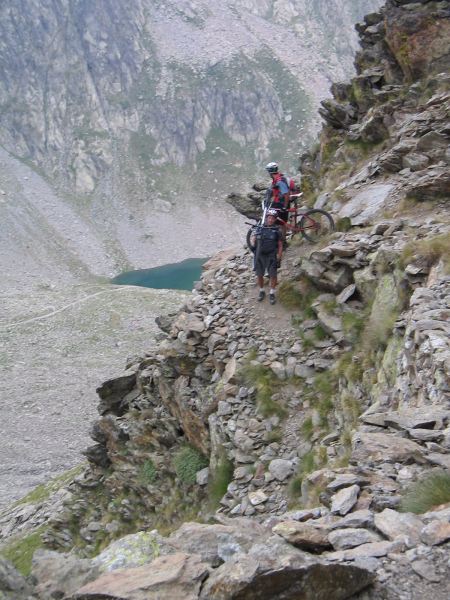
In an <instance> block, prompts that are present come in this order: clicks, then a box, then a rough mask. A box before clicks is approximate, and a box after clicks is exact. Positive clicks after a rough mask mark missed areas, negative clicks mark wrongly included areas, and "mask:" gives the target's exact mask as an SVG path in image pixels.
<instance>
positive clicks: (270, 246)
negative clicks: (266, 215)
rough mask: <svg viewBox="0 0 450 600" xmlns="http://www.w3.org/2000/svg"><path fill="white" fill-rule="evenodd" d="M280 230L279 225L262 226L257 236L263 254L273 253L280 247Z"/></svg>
mask: <svg viewBox="0 0 450 600" xmlns="http://www.w3.org/2000/svg"><path fill="white" fill-rule="evenodd" d="M279 239H280V232H279V230H278V227H261V229H260V232H259V234H258V236H257V240H258V249H259V251H260V252H261V254H272V252H276V251H277V249H278V241H279Z"/></svg>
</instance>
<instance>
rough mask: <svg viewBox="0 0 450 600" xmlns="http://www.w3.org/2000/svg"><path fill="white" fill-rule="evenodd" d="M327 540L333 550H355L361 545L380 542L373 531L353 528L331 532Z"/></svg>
mask: <svg viewBox="0 0 450 600" xmlns="http://www.w3.org/2000/svg"><path fill="white" fill-rule="evenodd" d="M328 539H329V540H330V542H331V544H332V546H333V548H335V550H347V549H348V548H355V547H356V546H361V545H362V544H371V543H373V542H379V541H381V538H380V536H378V535H377V534H376V533H374V532H373V531H368V530H367V529H358V528H353V527H349V528H345V529H336V530H335V531H331V532H330V533H329V535H328Z"/></svg>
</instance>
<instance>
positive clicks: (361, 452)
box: [351, 431, 424, 463]
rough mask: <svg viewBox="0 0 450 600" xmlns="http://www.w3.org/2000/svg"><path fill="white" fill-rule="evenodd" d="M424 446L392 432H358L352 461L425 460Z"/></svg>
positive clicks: (354, 442)
mask: <svg viewBox="0 0 450 600" xmlns="http://www.w3.org/2000/svg"><path fill="white" fill-rule="evenodd" d="M423 454H424V453H423V448H422V447H421V446H419V444H417V443H416V442H413V441H412V440H408V439H405V438H401V437H399V436H397V435H394V434H390V433H369V432H361V431H360V432H357V433H355V435H354V436H353V440H352V456H351V459H352V461H355V462H356V463H360V462H364V461H372V462H377V463H378V462H401V463H410V462H414V461H415V462H420V463H423V462H424V458H423Z"/></svg>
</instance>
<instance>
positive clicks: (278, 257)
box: [277, 235, 283, 260]
mask: <svg viewBox="0 0 450 600" xmlns="http://www.w3.org/2000/svg"><path fill="white" fill-rule="evenodd" d="M282 254H283V240H282V239H281V235H279V236H278V251H277V260H281V256H282Z"/></svg>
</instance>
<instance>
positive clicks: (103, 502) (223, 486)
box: [0, 0, 450, 600]
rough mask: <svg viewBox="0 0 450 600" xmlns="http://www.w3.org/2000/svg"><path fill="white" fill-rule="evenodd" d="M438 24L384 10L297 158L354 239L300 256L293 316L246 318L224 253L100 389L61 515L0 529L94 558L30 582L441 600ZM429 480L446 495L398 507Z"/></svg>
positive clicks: (448, 95)
mask: <svg viewBox="0 0 450 600" xmlns="http://www.w3.org/2000/svg"><path fill="white" fill-rule="evenodd" d="M449 23H450V3H449V2H427V1H426V0H424V1H422V2H414V3H408V2H399V1H398V0H388V2H387V3H386V6H385V8H384V9H383V10H382V12H381V13H380V14H377V15H371V17H370V18H369V19H367V21H366V23H365V25H364V26H361V27H360V35H361V38H362V42H363V50H362V52H361V53H360V54H359V56H358V65H359V72H358V75H357V77H356V78H354V79H353V80H352V81H351V83H350V84H349V85H342V86H341V85H338V84H336V86H335V87H334V91H335V96H334V99H333V100H332V101H328V102H326V103H325V104H324V107H323V111H322V112H323V114H324V116H325V117H326V119H327V125H326V126H325V127H324V128H323V130H322V133H321V137H320V144H319V145H318V147H317V148H315V149H314V150H313V151H312V152H311V153H309V154H308V155H307V156H305V157H304V161H303V166H304V169H305V178H306V182H307V184H308V187H307V188H306V190H305V191H306V192H307V196H308V197H309V200H310V201H311V202H315V203H316V204H318V205H322V206H327V207H328V208H330V209H331V210H333V212H334V215H335V217H336V219H337V220H338V219H339V220H340V222H339V224H340V226H341V227H342V228H347V229H348V231H338V232H336V233H334V234H332V236H331V237H330V238H329V239H326V240H324V243H323V245H321V246H316V247H311V246H310V245H308V244H305V243H298V244H297V243H295V242H293V243H292V245H291V246H290V248H289V249H288V251H287V255H286V257H285V259H284V266H283V270H282V273H281V275H282V278H283V284H284V285H283V287H282V288H280V299H281V300H283V299H284V302H285V304H286V305H287V306H288V308H282V307H280V306H279V305H278V306H275V307H271V306H269V305H267V306H266V307H263V306H261V305H258V304H257V303H256V301H255V296H256V290H255V289H254V287H253V286H254V275H253V273H252V272H251V263H252V256H251V254H250V253H249V252H234V251H233V252H229V253H224V254H223V255H221V256H217V257H215V259H213V260H212V261H211V262H210V264H209V265H208V269H207V270H206V272H205V274H204V276H203V279H202V282H201V283H200V284H199V285H198V286H196V289H195V290H194V291H193V293H192V295H191V296H190V297H189V298H188V299H187V301H186V302H185V304H184V306H183V307H182V309H181V310H180V311H179V312H178V314H177V315H176V316H174V317H173V318H171V319H168V320H165V321H164V322H163V323H162V329H163V331H164V333H165V336H164V339H162V341H161V342H160V344H159V345H158V347H157V348H155V349H154V350H152V351H151V352H149V353H147V354H146V356H145V357H143V358H136V360H134V361H131V362H130V363H129V364H128V366H127V367H128V368H127V371H126V372H124V373H123V374H122V375H121V376H120V377H118V378H116V379H114V380H108V381H106V382H105V383H104V384H103V385H102V386H101V387H100V389H99V397H100V403H99V414H100V418H99V420H98V421H97V422H96V424H95V425H94V427H93V431H92V438H93V440H94V442H95V443H94V445H92V446H91V447H90V448H88V449H87V451H86V456H87V458H88V460H89V463H90V464H89V468H87V469H86V470H85V471H84V473H83V474H82V475H81V476H79V477H77V478H76V479H75V480H74V481H73V482H72V484H71V486H70V487H69V488H67V489H66V490H65V491H64V492H63V494H64V496H63V500H62V501H61V499H58V498H56V499H55V498H53V499H52V500H50V501H49V502H47V503H46V501H44V502H41V503H40V504H39V503H37V504H34V505H33V504H32V503H30V504H28V505H27V506H26V507H22V508H21V509H20V510H19V511H18V510H17V509H15V510H10V511H9V512H7V513H4V514H3V517H2V519H1V520H0V524H2V530H3V532H4V533H3V535H10V534H11V533H13V532H16V533H17V532H20V531H21V530H22V532H24V531H25V532H26V530H27V527H36V526H37V525H42V524H43V523H47V527H48V528H47V529H46V531H45V532H44V534H43V541H44V543H45V544H46V545H47V546H49V547H51V548H54V549H57V550H59V551H61V550H72V549H74V548H76V549H77V551H78V552H79V553H80V554H81V555H83V556H86V557H92V556H93V555H96V554H98V552H99V550H100V549H104V551H103V552H101V553H100V554H99V555H98V556H96V558H94V559H91V560H88V561H87V562H85V561H81V560H77V559H74V558H73V555H71V554H69V555H59V556H58V555H54V554H48V555H46V554H41V555H40V556H39V555H38V556H36V558H35V562H34V568H33V574H34V576H35V577H36V578H37V579H36V580H37V581H38V588H37V589H40V590H43V589H45V590H46V592H48V593H49V594H50V593H53V594H54V595H60V596H61V595H65V594H66V595H68V596H69V597H72V598H80V599H81V598H89V597H90V598H96V597H101V596H102V595H111V596H118V595H120V594H122V596H121V597H130V598H132V597H136V596H137V595H139V594H142V593H146V594H150V593H153V592H154V593H155V595H156V594H158V593H159V592H160V589H161V586H163V589H164V591H165V593H166V594H167V595H170V593H173V594H174V596H175V597H177V595H178V596H181V595H182V594H181V592H180V589H182V590H184V592H183V593H186V590H188V591H189V594H190V595H191V597H192V598H196V599H208V600H213V599H216V600H226V599H232V598H241V599H243V600H251V599H254V598H255V594H257V595H258V597H259V598H260V599H263V600H264V599H267V600H271V599H272V598H276V597H277V595H281V594H283V597H285V598H288V599H292V600H295V599H296V598H298V597H299V593H300V592H301V594H303V597H304V598H307V599H309V598H311V599H312V598H315V597H317V593H318V592H317V590H319V591H320V594H321V595H322V597H324V598H330V599H333V598H335V599H339V600H340V599H342V600H343V599H344V598H353V600H356V599H358V600H362V599H365V600H371V599H377V600H378V599H380V598H383V599H385V600H398V599H399V598H408V599H411V600H419V599H423V598H435V599H436V600H447V598H448V591H449V588H448V577H447V571H448V558H449V551H450V546H449V543H450V542H449V540H450V527H449V522H448V519H449V504H448V501H449V495H448V482H449V478H448V469H449V467H450V462H449V456H450V429H449V427H450V395H449V384H448V381H449V375H450V362H449V359H450V342H449V340H450V338H449V325H448V316H449V299H450V287H449V284H450V276H449V268H450V255H449V236H450V219H449V210H448V201H449V198H450V188H449V170H448V162H449V160H450V157H449V155H448V147H449V140H450V128H449V123H450V110H449V109H450V78H449V74H448V71H449V67H450V62H449V57H450V52H449V49H450V26H449ZM437 32H439V35H437ZM332 157H333V158H332ZM253 195H254V194H253V193H252V194H251V197H250V198H249V200H251V199H252V197H253ZM287 317H290V318H287ZM430 474H431V475H433V477H434V478H436V477H438V478H440V480H441V481H446V482H447V483H446V484H443V485H442V490H438V491H440V492H441V493H440V496H432V495H431V494H430V488H428V492H427V494H425V496H424V497H422V506H419V507H418V508H417V504H416V507H415V508H414V511H415V512H417V513H418V514H413V513H412V512H406V510H407V509H408V504H406V502H405V490H407V489H411V484H413V483H417V482H419V483H420V482H423V481H427V482H428V484H429V481H430V480H429V476H430ZM445 485H446V487H445ZM433 491H436V489H434V490H433ZM416 494H417V492H416ZM413 498H414V497H413ZM437 498H441V500H438V499H437ZM415 499H416V500H417V497H416V498H415ZM441 502H445V503H446V504H445V505H442V506H438V505H439V504H441ZM409 506H410V507H411V504H410V505H409ZM214 510H215V511H216V512H215V513H214V516H215V519H216V521H217V522H218V523H219V524H217V523H214V524H206V523H204V524H199V523H188V524H186V523H185V524H184V525H183V526H182V527H181V528H180V529H179V530H177V531H175V532H173V533H171V534H170V535H165V536H163V535H161V532H164V533H170V532H171V531H173V529H174V528H176V527H177V526H178V525H179V523H180V522H181V521H183V520H187V519H188V518H191V519H192V518H193V519H204V520H205V521H206V522H209V520H210V518H211V512H212V511H214ZM411 510H413V508H411ZM52 511H53V514H52V517H51V518H50V519H49V513H52ZM24 513H25V517H24ZM26 519H28V523H27V522H26ZM7 521H8V524H7ZM10 523H13V525H12V526H11V525H10ZM155 527H158V529H159V531H160V533H157V532H155V531H154V528H155ZM136 532H138V533H136ZM126 533H133V535H131V537H122V536H123V535H124V534H126ZM22 534H23V533H22ZM117 538H118V539H117ZM113 540H116V541H113ZM319 555H320V556H319ZM50 561H57V563H55V564H57V565H58V567H57V568H55V570H54V571H50V572H49V570H48V568H47V565H48V563H49V562H50ZM149 564H151V567H150V568H149V567H148V565H149ZM69 565H70V566H71V569H72V571H71V573H73V574H74V576H73V577H71V578H67V579H65V580H64V581H61V577H60V576H59V572H60V571H61V570H62V568H63V567H64V569H67V571H68V570H69V569H68V566H69ZM138 565H143V566H142V567H141V568H140V569H139V568H136V567H137V566H138ZM119 567H120V568H121V569H122V570H120V571H116V569H118V568H119ZM337 567H338V568H337ZM110 571H115V572H114V573H110ZM174 573H176V575H174ZM23 585H25V584H23ZM158 586H159V587H158ZM143 590H145V592H144V591H143ZM299 590H300V592H299ZM361 590H365V591H363V592H361ZM360 592H361V593H360ZM28 593H30V592H29V591H28ZM24 595H25V594H23V595H22V596H24Z"/></svg>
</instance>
